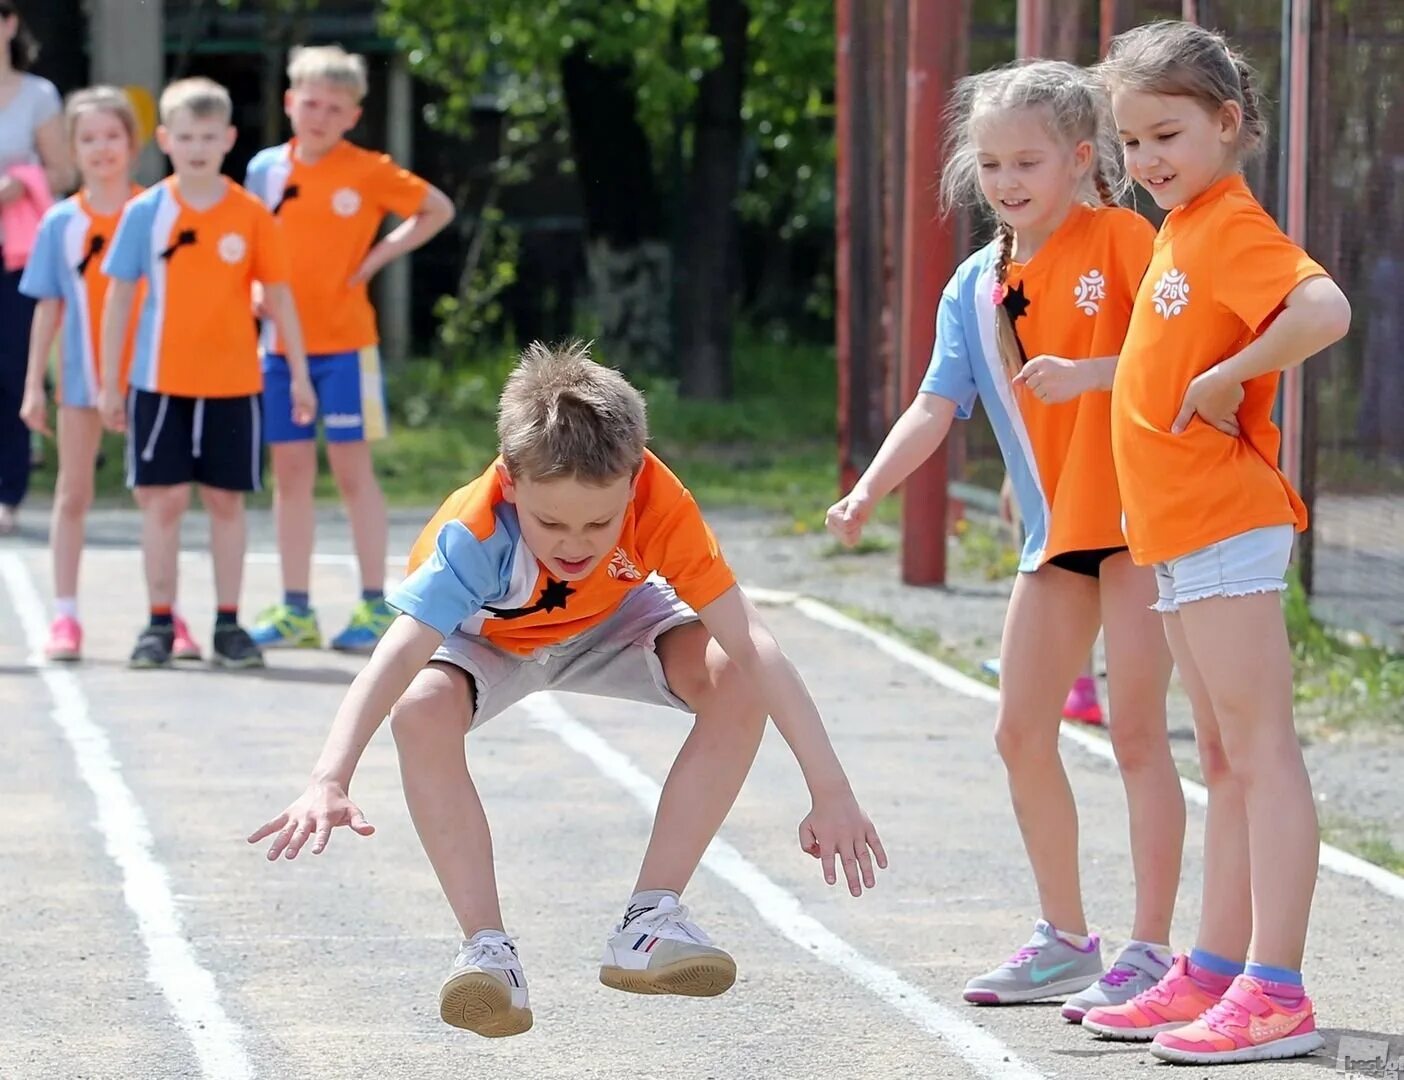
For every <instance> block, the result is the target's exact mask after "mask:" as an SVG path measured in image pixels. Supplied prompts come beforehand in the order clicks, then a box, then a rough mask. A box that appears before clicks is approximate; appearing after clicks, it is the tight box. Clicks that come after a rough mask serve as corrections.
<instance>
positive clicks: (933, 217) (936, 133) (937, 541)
mask: <svg viewBox="0 0 1404 1080" xmlns="http://www.w3.org/2000/svg"><path fill="white" fill-rule="evenodd" d="M908 11H909V13H910V15H909V18H910V22H909V23H908V27H907V131H906V144H907V154H906V176H905V181H904V193H905V210H904V213H903V216H902V225H903V227H902V234H903V237H902V305H901V312H902V357H901V360H902V391H903V397H904V398H905V400H907V401H911V400H912V399H913V398H914V397H915V396H916V394H917V391H918V389H919V387H920V386H921V379H922V376H923V375H924V374H925V373H926V368H927V366H928V364H929V363H930V360H931V348H932V345H933V343H934V342H933V336H934V330H935V321H936V320H935V313H936V305H937V303H938V302H939V301H940V298H941V289H942V287H943V286H944V285H945V283H946V278H947V277H948V276H949V275H950V273H951V271H952V270H953V269H954V268H955V264H956V261H957V252H956V239H955V223H954V222H953V221H951V220H950V219H949V218H943V217H942V216H941V214H940V208H939V206H938V204H937V197H936V181H937V178H938V177H940V175H941V169H942V166H943V164H944V163H943V161H942V154H941V115H942V113H943V112H944V110H945V107H946V102H947V99H948V97H949V94H950V91H951V87H952V85H953V84H954V83H955V80H956V78H957V77H958V76H959V75H960V74H961V72H962V70H963V69H964V66H965V40H966V33H967V28H966V4H965V3H964V0H911V3H910V4H909V5H908ZM946 484H947V469H946V454H945V452H944V451H942V452H940V453H936V454H933V455H931V458H930V459H929V460H928V461H927V462H926V463H925V464H924V465H922V466H921V468H919V469H917V471H916V472H914V473H913V474H912V475H911V476H910V477H909V478H908V479H907V482H906V483H905V484H904V485H903V487H902V580H903V581H905V582H906V583H907V584H908V585H942V584H944V583H945V580H946V508H947V496H946Z"/></svg>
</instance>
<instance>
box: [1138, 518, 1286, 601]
mask: <svg viewBox="0 0 1404 1080" xmlns="http://www.w3.org/2000/svg"><path fill="white" fill-rule="evenodd" d="M1295 535H1296V529H1295V528H1293V527H1292V526H1291V525H1266V526H1264V527H1263V528H1261V529H1249V530H1248V531H1247V532H1245V533H1239V534H1238V535H1237V536H1230V537H1229V538H1228V539H1227V540H1220V541H1219V542H1218V543H1216V544H1210V545H1209V546H1208V547H1202V548H1200V549H1199V550H1198V551H1191V552H1190V553H1189V554H1188V555H1181V556H1180V557H1179V558H1178V559H1171V560H1170V561H1169V562H1163V563H1156V564H1155V584H1156V588H1157V589H1158V590H1159V593H1160V600H1159V602H1158V603H1157V604H1156V605H1155V610H1156V611H1160V612H1166V613H1169V612H1175V611H1179V610H1180V605H1181V604H1191V603H1193V602H1194V601H1196V600H1207V599H1209V598H1210V597H1211V596H1251V595H1252V594H1253V593H1267V592H1283V591H1284V590H1285V589H1286V588H1287V566H1288V564H1289V563H1290V562H1291V561H1292V541H1293V539H1294V538H1295Z"/></svg>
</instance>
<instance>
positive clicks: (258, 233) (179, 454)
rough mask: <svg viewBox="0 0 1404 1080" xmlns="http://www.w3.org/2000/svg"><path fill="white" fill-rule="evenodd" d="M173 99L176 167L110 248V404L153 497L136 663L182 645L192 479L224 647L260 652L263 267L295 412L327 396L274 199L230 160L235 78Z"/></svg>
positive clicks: (167, 121) (302, 413) (146, 509)
mask: <svg viewBox="0 0 1404 1080" xmlns="http://www.w3.org/2000/svg"><path fill="white" fill-rule="evenodd" d="M160 111H161V127H160V128H159V129H158V131H157V133H156V134H157V140H158V141H159V143H160V146H161V149H162V151H163V152H165V153H166V155H167V156H168V157H169V158H170V160H171V166H172V168H173V169H174V172H175V175H174V176H172V177H170V178H169V179H167V180H165V181H163V182H162V183H160V184H157V185H156V186H154V187H152V188H151V189H149V190H148V191H146V192H144V193H142V194H141V195H139V196H138V197H137V198H135V199H133V200H132V201H131V202H130V203H129V204H128V205H127V207H126V209H125V210H124V211H123V213H122V218H121V221H120V222H119V224H118V226H117V233H116V235H115V237H114V238H113V241H112V245H111V250H110V252H109V253H108V255H107V256H106V258H105V260H104V262H103V272H104V273H105V274H107V275H108V276H109V277H110V278H112V279H113V280H112V284H111V286H110V288H109V291H108V297H107V308H106V311H105V313H104V316H103V322H102V365H101V366H102V376H103V386H102V394H101V400H100V406H99V407H100V410H101V412H102V417H103V422H104V423H105V424H106V425H107V426H108V427H109V428H112V429H113V430H117V431H122V430H125V431H126V432H127V483H128V486H130V487H132V488H133V489H134V491H135V494H136V499H137V504H138V505H139V506H140V507H141V511H142V554H143V557H144V560H145V564H146V580H147V591H148V594H149V597H150V602H151V618H150V622H149V623H148V625H147V626H146V628H145V629H144V630H143V631H142V632H141V634H140V636H139V637H138V639H137V644H136V647H135V649H134V650H133V651H132V656H131V664H132V666H133V667H162V666H165V665H166V664H168V663H169V662H170V660H171V649H172V644H173V638H174V629H173V625H172V622H173V619H172V613H171V609H172V606H173V605H174V603H175V597H176V578H177V568H178V562H179V554H180V521H181V518H182V517H183V516H184V513H185V510H186V508H187V507H188V506H189V505H190V485H191V483H192V482H193V483H196V484H199V485H200V499H201V502H203V503H204V506H205V509H206V510H207V511H208V512H209V515H210V552H211V554H212V556H213V558H214V576H215V591H216V601H217V609H218V614H217V616H216V621H215V629H214V642H213V657H214V661H215V663H216V664H219V665H222V666H227V667H255V666H261V665H262V663H263V657H262V653H261V652H260V650H259V648H258V646H257V645H255V644H254V642H253V641H252V640H251V639H250V638H249V636H248V634H247V633H246V632H245V631H244V630H243V629H242V628H241V627H240V626H239V625H238V605H239V589H240V586H241V585H242V578H243V568H244V549H245V542H246V532H245V523H244V493H245V492H247V491H257V490H259V488H260V487H261V485H262V472H263V427H264V414H263V403H262V391H263V375H262V372H261V371H260V368H259V359H258V339H257V331H256V329H255V326H254V323H253V320H252V319H251V318H250V317H249V309H248V297H249V295H250V291H251V289H252V287H253V283H254V282H255V281H257V282H261V283H262V285H263V289H264V303H265V305H266V307H267V309H268V311H269V313H270V315H271V317H272V319H273V320H274V321H275V322H276V323H277V325H278V329H279V333H280V334H281V335H282V336H283V339H284V340H285V341H286V342H287V347H288V362H289V365H290V368H291V370H292V372H293V375H292V380H291V382H292V385H291V391H290V397H291V403H290V405H289V409H290V411H292V412H294V413H295V414H296V418H297V420H298V422H300V423H307V422H309V421H311V419H312V418H313V417H314V416H315V415H316V411H317V399H316V395H315V394H314V393H313V390H312V386H311V382H310V381H309V379H308V377H307V358H306V352H305V351H304V349H303V346H302V332H301V329H300V327H299V325H298V319H297V312H296V310H295V309H294V306H293V297H292V291H291V289H289V288H288V285H287V281H288V276H289V267H288V257H287V251H286V249H285V246H284V240H283V237H282V234H281V232H280V231H279V230H278V228H277V225H276V223H275V222H274V220H273V215H272V214H271V213H269V211H268V210H267V209H266V208H265V207H264V206H263V204H262V203H260V202H259V201H258V200H257V199H255V198H254V197H253V196H251V195H250V194H249V193H248V192H246V191H245V190H244V189H243V188H241V187H240V186H239V185H238V184H236V183H234V182H233V181H231V180H229V179H227V178H226V177H224V176H223V175H221V173H220V166H221V165H222V164H223V162H224V156H225V154H226V153H228V151H229V150H230V148H231V147H232V146H233V144H234V139H235V135H236V133H235V130H234V128H233V127H232V126H231V125H230V117H231V115H232V112H233V107H232V104H231V102H230V99H229V93H228V91H226V90H225V89H224V87H222V86H220V85H219V84H218V83H214V82H211V81H210V80H208V79H184V80H181V81H178V82H175V83H172V84H171V85H170V86H168V87H167V88H166V90H165V92H164V93H163V94H162V95H161V106H160ZM143 279H145V281H146V285H147V291H146V298H145V300H144V301H143V303H142V306H141V311H140V315H139V317H138V324H137V340H136V351H135V355H134V357H133V360H132V369H131V389H130V390H129V392H128V394H127V395H126V397H125V400H124V398H123V395H122V393H121V391H120V389H119V385H118V376H119V372H120V367H121V365H120V363H119V360H120V357H121V353H122V347H123V345H124V343H125V341H126V338H127V327H128V322H129V319H130V315H131V311H132V307H133V302H134V299H135V296H136V290H137V285H138V283H139V282H141V281H142V280H143Z"/></svg>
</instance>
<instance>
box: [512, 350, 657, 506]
mask: <svg viewBox="0 0 1404 1080" xmlns="http://www.w3.org/2000/svg"><path fill="white" fill-rule="evenodd" d="M497 441H498V447H499V450H500V451H501V453H502V459H503V461H504V462H505V463H506V465H507V470H508V471H509V472H510V473H511V474H512V476H513V477H514V478H526V479H529V480H538V481H539V480H559V479H564V478H567V477H569V478H572V479H576V480H580V481H583V482H585V483H589V484H600V485H604V484H608V483H611V482H613V481H615V480H618V479H619V478H620V477H623V476H633V475H634V474H635V473H637V472H638V470H639V468H640V466H641V465H642V464H643V456H644V447H645V445H646V444H647V443H648V416H647V413H646V411H645V409H644V399H643V394H641V393H640V392H639V391H638V390H637V389H635V388H634V387H633V386H631V385H630V384H629V381H628V380H627V379H626V378H624V376H623V375H621V374H619V372H617V371H615V370H614V369H612V368H607V367H605V366H603V365H602V364H597V363H595V362H594V361H593V360H591V359H590V347H589V346H588V345H587V344H585V343H583V342H580V341H572V342H568V343H566V344H563V345H556V346H548V345H545V344H543V343H542V342H540V341H534V342H532V343H531V344H530V345H528V346H527V347H526V349H525V350H524V351H523V352H522V356H521V360H520V361H519V362H518V364H517V367H516V370H514V371H513V372H512V374H511V375H510V376H508V378H507V384H506V385H505V386H504V387H503V388H502V397H501V399H500V400H499V402H498V410H497Z"/></svg>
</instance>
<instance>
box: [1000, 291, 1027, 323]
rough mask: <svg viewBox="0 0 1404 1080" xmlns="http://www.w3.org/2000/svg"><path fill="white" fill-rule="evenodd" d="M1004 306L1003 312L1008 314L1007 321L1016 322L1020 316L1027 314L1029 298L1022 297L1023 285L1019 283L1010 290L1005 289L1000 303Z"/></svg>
mask: <svg viewBox="0 0 1404 1080" xmlns="http://www.w3.org/2000/svg"><path fill="white" fill-rule="evenodd" d="M1000 302H1001V303H1002V304H1003V305H1004V310H1005V311H1007V312H1009V321H1010V322H1011V323H1013V322H1017V321H1018V320H1019V318H1020V316H1022V315H1025V314H1027V313H1028V310H1029V298H1028V297H1027V296H1026V295H1024V283H1023V282H1022V281H1021V282H1019V284H1017V285H1015V286H1014V287H1013V288H1011V289H1006V290H1005V292H1004V299H1003V300H1002V301H1000Z"/></svg>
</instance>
